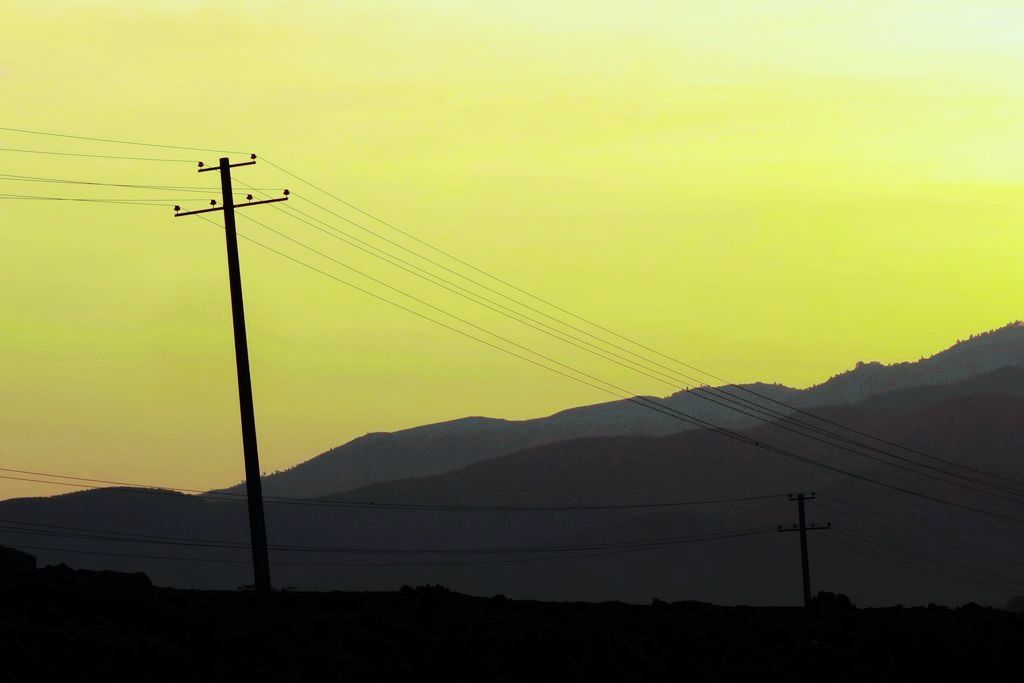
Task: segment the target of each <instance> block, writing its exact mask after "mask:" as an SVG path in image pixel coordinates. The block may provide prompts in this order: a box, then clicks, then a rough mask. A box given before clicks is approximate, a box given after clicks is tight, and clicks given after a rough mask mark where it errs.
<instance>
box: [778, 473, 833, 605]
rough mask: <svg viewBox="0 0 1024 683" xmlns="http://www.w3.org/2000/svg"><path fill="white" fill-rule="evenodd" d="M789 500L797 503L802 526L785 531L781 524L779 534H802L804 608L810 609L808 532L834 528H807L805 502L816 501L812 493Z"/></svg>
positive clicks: (829, 526) (830, 524)
mask: <svg viewBox="0 0 1024 683" xmlns="http://www.w3.org/2000/svg"><path fill="white" fill-rule="evenodd" d="M789 499H790V500H795V501H796V505H797V511H798V513H799V517H800V524H799V525H796V524H794V525H793V526H791V527H789V528H787V529H783V528H782V525H781V524H780V525H779V533H785V532H787V531H799V532H800V566H801V569H802V570H803V578H804V607H810V606H811V563H810V560H809V559H808V557H807V532H808V531H821V530H827V529H831V528H832V522H829V523H828V524H827V525H825V526H817V525H816V524H812V525H811V526H809V527H808V526H807V515H806V514H805V512H804V501H805V500H814V493H811V494H810V495H804V494H803V493H798V494H796V495H795V496H794V495H793V494H792V493H791V494H789Z"/></svg>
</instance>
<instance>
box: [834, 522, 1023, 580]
mask: <svg viewBox="0 0 1024 683" xmlns="http://www.w3.org/2000/svg"><path fill="white" fill-rule="evenodd" d="M836 531H837V532H838V533H839V534H840V535H841V536H843V537H845V538H847V540H848V541H849V540H850V539H852V540H853V541H856V542H859V543H866V544H868V545H870V546H874V547H878V548H882V549H885V550H888V551H890V552H895V553H897V554H903V555H910V556H911V557H916V558H920V559H922V560H926V561H928V562H932V563H935V564H939V565H945V566H946V567H949V568H951V569H954V570H957V571H963V572H967V573H968V574H975V575H977V576H980V577H982V578H984V579H986V580H994V581H999V582H1002V583H1006V584H1010V585H1015V586H1022V587H1024V581H1022V580H1019V579H1015V578H1013V577H1009V576H1004V575H1002V574H997V573H996V572H991V571H987V570H983V569H978V568H977V567H973V566H971V565H968V564H964V563H962V562H957V561H955V560H950V559H947V558H945V557H941V556H938V555H934V554H932V553H927V552H924V551H921V550H915V549H913V548H910V547H907V546H904V545H902V544H899V543H894V542H891V541H887V540H885V539H881V538H879V537H877V536H874V535H872V534H866V533H864V532H861V531H854V530H852V529H847V528H845V527H837V528H836Z"/></svg>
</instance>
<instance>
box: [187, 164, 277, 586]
mask: <svg viewBox="0 0 1024 683" xmlns="http://www.w3.org/2000/svg"><path fill="white" fill-rule="evenodd" d="M255 163H256V155H255V154H253V155H252V156H251V157H250V159H249V161H244V162H240V163H237V164H232V163H231V162H230V160H229V159H228V158H227V157H221V160H220V164H219V165H218V166H204V165H203V163H202V162H199V172H200V173H203V172H205V171H217V170H219V171H220V189H221V197H222V199H223V205H222V206H216V204H217V202H216V200H211V201H210V204H212V205H213V207H212V208H209V209H199V210H198V211H181V207H178V206H175V207H174V215H175V216H176V217H177V216H192V215H195V214H197V213H208V212H210V211H223V212H224V235H225V237H226V238H227V245H228V282H229V286H230V290H231V317H232V322H233V324H234V331H235V365H236V366H237V367H238V403H239V407H240V409H241V413H242V449H243V452H244V454H245V493H246V499H247V500H248V503H249V536H250V541H251V545H252V567H253V576H254V578H255V586H256V590H257V591H258V592H260V593H269V592H270V558H269V557H268V555H267V527H266V523H265V521H264V518H263V486H262V484H261V482H260V457H259V452H258V450H257V447H256V414H255V412H254V410H253V406H252V378H251V377H250V374H249V344H248V341H247V340H246V336H245V307H244V306H243V304H242V274H241V271H240V269H239V265H238V235H237V234H236V232H235V208H239V209H242V208H245V207H247V206H256V205H257V204H270V203H272V202H283V201H287V199H288V190H285V191H284V194H285V196H283V197H277V198H275V199H265V200H262V201H258V202H254V201H252V195H251V194H250V195H248V200H249V201H247V202H246V203H245V204H239V205H238V206H237V207H236V206H235V201H234V195H233V194H232V190H231V169H232V168H235V167H236V166H252V165H253V164H255Z"/></svg>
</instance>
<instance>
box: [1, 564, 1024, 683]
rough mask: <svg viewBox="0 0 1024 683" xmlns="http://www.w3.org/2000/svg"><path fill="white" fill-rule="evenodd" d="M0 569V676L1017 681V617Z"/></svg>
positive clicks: (838, 604)
mask: <svg viewBox="0 0 1024 683" xmlns="http://www.w3.org/2000/svg"><path fill="white" fill-rule="evenodd" d="M3 574H4V575H3V576H2V577H0V578H2V579H3V580H2V585H3V588H2V589H0V644H2V645H0V680H3V681H21V680H60V678H58V677H61V678H63V677H68V678H73V679H74V680H127V679H131V680H150V681H152V680H177V681H181V680H240V677H241V676H243V675H248V674H252V675H253V676H254V677H255V680H266V681H284V680H297V681H301V680H317V681H322V680H345V681H374V680H440V679H444V680H449V681H489V680H524V679H533V680H536V681H566V680H572V681H576V680H587V681H592V680H619V681H638V680H669V679H674V680H680V679H688V680H712V681H721V680H735V679H754V678H756V679H760V680H797V679H798V678H799V679H802V680H811V681H814V680H832V681H868V680H890V679H891V680H897V679H898V680H911V681H913V680H927V679H931V680H954V679H958V680H977V679H978V678H979V677H980V676H981V675H984V674H987V673H995V672H997V671H1000V670H1002V671H1011V672H1012V671H1017V670H1019V663H1020V659H1021V647H1022V645H1024V615H1018V614H1011V613H1009V612H1004V611H1001V610H995V609H989V608H981V607H976V606H966V607H960V608H958V609H946V608H937V607H932V608H898V607H896V608H888V609H869V610H858V609H855V608H852V607H849V606H847V605H844V604H843V602H842V601H841V600H838V599H836V598H834V597H830V596H828V595H825V594H823V595H822V598H821V599H820V600H819V601H818V602H817V605H816V607H815V609H813V610H811V611H804V610H802V609H796V608H763V607H716V606H712V605H706V604H700V603H671V604H670V603H660V602H655V603H654V604H650V605H627V604H622V603H603V604H590V603H586V604H583V603H543V602H530V601H516V600H507V599H504V598H501V597H497V598H476V597H469V596H466V595H460V594H456V593H451V592H448V591H447V590H445V589H443V588H440V587H423V588H416V589H411V588H403V589H402V590H399V591H397V592H394V593H290V592H284V593H275V594H273V595H270V596H268V597H266V598H260V597H259V596H257V595H254V594H251V593H246V592H198V591H196V592H194V591H179V590H169V589H158V588H153V587H151V586H150V585H149V581H148V580H147V579H146V577H145V576H143V575H140V574H139V575H126V574H113V573H103V572H84V571H73V570H70V569H68V568H66V567H51V568H46V569H42V570H35V569H31V568H25V569H23V570H21V571H13V572H12V571H5V572H3ZM1004 675H1005V674H1004ZM1011 675H1013V674H1011ZM314 677H315V678H314Z"/></svg>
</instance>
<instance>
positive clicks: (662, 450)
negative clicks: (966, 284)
mask: <svg viewBox="0 0 1024 683" xmlns="http://www.w3.org/2000/svg"><path fill="white" fill-rule="evenodd" d="M973 367H974V368H976V367H978V366H973ZM950 371H952V370H950ZM896 372H903V371H896ZM894 376H896V375H894ZM904 376H906V375H904ZM965 376H966V379H964V380H963V381H960V382H957V383H954V384H950V385H943V386H918V387H914V388H901V389H898V390H897V391H894V392H888V393H886V394H883V395H877V396H873V397H871V398H870V399H868V400H866V401H863V402H861V403H860V404H858V405H848V406H833V407H827V408H815V409H814V410H813V412H814V413H816V414H819V415H821V416H823V417H826V418H827V419H830V420H835V421H839V422H842V423H843V424H847V425H849V426H851V427H854V428H856V429H862V430H866V431H870V432H872V433H877V434H880V435H883V436H885V437H886V438H888V439H890V440H892V441H895V442H898V443H901V444H904V445H907V446H910V447H912V448H915V449H918V450H921V451H923V452H926V453H928V454H931V455H934V456H937V457H940V458H943V459H946V460H949V461H952V462H956V463H960V464H963V465H968V466H971V467H979V468H984V469H986V470H989V471H993V472H996V473H999V474H1001V475H1003V476H1008V477H1017V478H1020V476H1021V475H1020V453H1021V452H1022V451H1024V430H1022V429H1021V428H1020V425H1021V424H1024V396H1022V393H1024V392H1022V387H1024V368H1018V367H1003V368H1000V369H998V370H996V371H994V372H991V373H986V374H982V375H975V374H971V373H969V372H968V373H965ZM916 379H917V381H921V382H922V384H924V383H926V382H925V381H924V380H926V379H927V378H921V377H920V376H918V377H917V378H916ZM423 429H429V428H423ZM745 434H747V435H748V436H750V437H751V438H753V439H756V440H758V441H762V442H767V443H771V444H773V445H777V446H780V447H783V448H787V449H791V450H793V451H794V452H796V453H798V454H801V455H804V456H806V457H811V458H814V459H816V460H818V461H820V462H823V463H827V464H830V465H834V466H837V467H842V468H843V469H846V470H848V471H851V472H854V473H857V474H859V475H863V476H866V477H870V478H875V479H879V480H884V481H886V482H889V483H891V484H893V485H897V486H902V487H905V488H909V489H912V490H917V491H920V492H923V493H926V494H928V495H931V496H936V497H939V498H943V499H946V500H951V501H955V502H958V503H961V504H968V505H973V506H978V507H983V508H985V509H988V510H992V511H995V512H1001V513H1004V514H1010V515H1019V505H1018V504H1014V503H1011V502H1008V501H1003V500H998V499H992V498H989V497H987V496H984V495H982V494H980V493H977V492H974V491H970V490H966V489H964V488H961V487H957V486H953V485H950V484H946V483H940V482H936V481H932V480H929V479H927V478H924V477H922V476H920V475H918V474H911V473H908V472H904V471H901V470H898V469H893V468H890V467H886V466H883V465H880V464H878V463H875V462H871V461H870V460H867V459H864V458H858V457H856V456H853V455H851V454H849V453H845V452H843V451H841V450H840V449H837V448H834V447H829V446H826V445H824V444H818V443H814V442H809V441H807V440H806V439H803V438H801V437H799V436H797V435H795V434H792V433H790V432H786V431H783V430H781V429H779V428H778V427H777V426H774V425H761V426H758V427H756V428H753V429H750V430H747V431H746V432H745ZM901 454H902V455H909V454H908V453H904V452H902V451H901ZM910 457H911V458H912V459H916V460H921V458H920V457H918V456H913V455H910ZM796 490H804V491H816V492H818V493H819V499H818V501H819V502H818V503H815V502H812V503H809V504H808V514H809V515H810V518H811V519H810V521H814V522H818V523H824V522H826V521H831V522H834V523H836V524H837V528H838V525H845V526H847V527H848V528H853V529H861V530H864V531H868V532H872V531H874V532H876V533H882V534H886V533H887V532H885V531H884V530H883V531H881V532H878V530H877V529H874V528H873V527H870V526H867V527H865V526H863V524H861V523H860V522H858V521H857V520H850V519H847V518H845V517H842V516H840V515H838V514H835V513H833V512H831V511H830V510H828V509H826V508H824V507H823V506H824V505H831V506H833V507H834V506H835V500H836V499H839V500H845V501H852V502H854V503H858V504H860V505H864V506H867V507H869V508H870V509H871V510H873V511H874V512H877V513H881V514H883V515H886V516H888V517H890V518H893V519H898V520H902V521H906V522H911V523H917V524H920V525H924V526H927V527H928V528H933V529H936V528H937V529H939V530H941V531H942V532H943V533H945V534H947V535H951V536H953V537H954V538H956V537H960V538H967V539H970V540H971V541H972V542H974V543H982V544H985V545H987V546H991V547H995V548H1002V549H1004V550H1005V551H1006V552H1011V553H1012V552H1017V546H1018V545H1019V537H1020V526H1019V525H1016V524H1014V523H1011V522H1008V521H1001V520H998V519H991V518H988V517H982V516H978V515H976V514H974V513H971V512H967V511H963V510H957V509H953V508H949V507H944V506H941V505H938V504H935V503H931V502H927V501H923V500H919V499H915V498H910V497H907V496H904V495H901V494H898V493H896V492H893V491H891V490H888V489H884V488H879V487H876V486H873V485H871V484H869V483H866V482H864V481H858V480H856V479H852V478H848V477H845V476H842V475H839V474H836V473H835V472H830V471H828V470H824V469H819V468H815V467H811V466H808V465H806V464H803V463H798V462H794V461H792V460H788V459H784V458H782V457H780V456H777V455H773V454H771V453H767V452H765V451H762V450H758V449H754V448H751V447H750V446H748V445H746V444H743V443H740V442H737V441H734V440H731V439H727V438H724V437H722V436H721V435H718V434H714V433H712V432H708V431H688V432H681V433H675V434H670V435H663V436H646V435H636V434H633V435H619V436H610V437H585V438H579V439H568V440H562V441H558V442H553V443H548V444H544V445H539V446H532V447H529V448H526V449H523V450H520V451H518V452H516V453H512V454H508V455H504V456H501V457H495V458H489V459H486V460H481V461H479V462H476V463H473V464H471V465H469V466H466V467H463V468H460V469H458V470H454V471H450V472H447V473H443V474H439V475H435V476H431V477H419V478H411V479H404V480H398V481H391V482H380V483H376V484H373V485H370V486H367V487H362V488H358V489H353V490H348V491H345V492H342V493H338V492H334V496H333V497H337V498H344V499H345V500H348V501H365V502H374V503H382V502H402V503H417V504H442V505H469V506H474V505H486V506H500V505H519V506H522V505H536V506H544V505H549V506H550V505H555V506H565V505H593V504H609V503H612V504H633V503H652V502H664V501H683V500H692V499H708V498H719V497H735V496H744V495H756V494H762V493H766V492H786V491H796ZM830 499H831V500H830ZM795 514H796V512H795V509H794V508H793V505H792V503H789V502H788V501H786V500H785V498H782V499H772V500H764V501H753V502H745V503H734V504H729V505H712V506H693V507H676V508H664V509H643V510H629V511H621V510H620V511H575V512H530V513H500V512H451V511H422V510H411V511H410V510H383V509H361V508H349V507H342V508H337V507H320V506H308V505H288V504H281V503H268V512H267V522H268V533H269V536H270V543H271V545H272V546H273V545H278V546H280V545H289V546H307V547H308V546H318V547H334V548H347V549H349V552H346V553H341V554H337V553H322V552H321V553H310V552H296V551H284V550H277V551H273V552H272V563H274V572H275V582H276V583H277V585H279V586H288V585H292V586H297V587H304V588H342V589H348V590H387V589H394V588H396V587H397V586H400V585H402V584H423V583H430V584H433V583H439V584H444V585H447V586H450V587H452V588H453V589H456V590H461V591H465V592H470V593H475V594H483V595H490V594H494V593H504V594H507V595H509V596H510V597H530V598H541V599H559V600H574V599H583V600H602V599H620V600H631V601H649V600H650V598H651V597H652V596H657V597H660V598H663V599H669V600H676V599H698V600H706V601H712V602H723V603H737V602H739V603H748V604H779V603H782V604H785V603H787V602H788V603H794V602H796V601H798V599H799V560H798V553H797V548H796V545H795V544H796V540H795V538H793V536H794V535H793V534H775V533H769V534H766V535H762V536H753V537H748V538H743V539H735V540H729V541H719V542H715V543H705V544H700V545H693V546H681V547H677V548H668V549H660V550H647V551H644V552H633V553H629V554H621V555H609V556H607V557H600V558H594V557H580V558H576V559H562V560H556V561H526V562H516V563H501V562H491V560H494V559H499V560H506V559H523V558H535V557H537V555H536V554H528V555H523V554H518V555H515V554H514V555H484V556H483V557H482V558H481V556H480V555H475V556H470V557H466V556H462V555H454V557H453V556H452V555H426V556H423V555H413V556H407V555H401V554H399V555H395V554H388V553H379V552H378V553H372V554H371V553H364V552H356V551H363V550H366V549H451V548H463V549H464V548H497V547H537V546H566V545H585V544H595V543H615V542H622V541H635V540H647V539H664V538H669V537H679V536H692V535H695V534H702V533H711V532H716V531H722V530H733V529H740V528H751V527H765V526H767V527H774V525H776V524H790V523H792V522H794V521H795ZM0 519H4V520H8V521H9V520H18V521H24V522H32V523H35V524H49V525H64V526H76V527H84V528H100V529H110V530H116V531H120V532H126V533H132V534H150V535H155V536H179V537H190V538H199V539H203V540H204V541H207V542H214V543H216V542H220V541H231V542H240V541H244V540H245V539H246V528H247V527H246V521H245V506H244V504H241V503H233V502H221V501H216V500H212V499H209V498H204V497H201V496H185V495H178V494H175V495H154V494H153V493H152V492H146V491H135V490H127V491H125V490H110V489H107V490H99V491H88V492H81V493H75V494H69V495H64V496H57V497H53V498H37V499H22V500H14V501H5V502H3V503H0ZM830 533H833V532H821V534H818V535H815V538H812V541H811V543H812V551H811V552H812V571H813V576H812V581H813V584H814V588H815V590H818V589H822V590H830V591H836V592H841V593H843V594H846V595H849V596H851V597H852V598H853V599H854V601H855V602H856V603H857V604H868V605H870V604H892V603H896V602H902V603H908V604H914V603H920V604H923V603H928V602H938V603H941V602H947V603H964V602H967V601H975V602H980V603H987V604H997V605H1002V604H1004V603H1005V601H1006V599H1007V598H1008V597H1009V596H1007V595H1004V594H1000V593H993V592H991V591H988V590H985V589H983V588H979V587H977V586H965V585H959V584H956V583H949V582H945V581H943V580H941V579H939V578H934V577H929V576H921V575H919V574H916V573H913V572H909V571H906V570H901V569H900V568H899V567H891V566H887V565H884V564H882V565H880V564H879V563H878V562H877V561H876V560H872V559H866V558H863V557H859V556H851V555H847V554H844V553H843V551H841V550H839V549H837V548H834V547H832V546H829V545H827V542H819V539H822V540H824V539H823V538H822V537H823V536H825V535H827V534H830ZM898 540H899V542H900V543H902V544H903V545H904V546H905V547H907V548H910V549H911V550H913V549H915V548H916V549H917V550H919V551H922V552H928V553H931V554H934V555H935V556H936V557H939V558H940V560H942V561H951V562H965V561H966V562H969V563H970V564H971V565H972V566H974V567H979V568H981V569H982V570H984V571H990V572H993V573H997V574H1001V575H1008V576H1010V577H1013V576H1015V575H1016V574H1014V571H1015V569H1013V568H1012V567H1010V568H1007V566H1006V565H1005V563H1001V561H1000V560H999V558H998V557H995V558H985V557H974V556H970V557H967V558H965V557H964V556H963V554H962V553H961V552H959V551H957V550H955V549H951V548H949V547H944V546H941V545H940V546H934V547H933V546H931V545H924V546H922V545H921V544H920V542H918V541H916V540H914V539H913V538H910V539H903V538H900V539H898ZM16 541H17V542H22V543H30V542H31V543H32V544H34V545H38V546H48V547H51V548H53V547H59V548H62V549H63V551H60V552H58V551H40V550H33V551H32V552H33V554H35V555H37V556H38V557H39V558H40V560H42V561H44V562H57V561H65V562H69V563H74V565H75V566H80V567H93V568H111V569H121V570H143V571H146V573H147V574H148V575H149V576H150V577H152V579H153V580H154V582H155V583H157V584H158V585H162V584H170V585H177V586H190V587H234V586H238V585H241V584H244V583H249V582H250V581H251V575H250V573H249V569H248V567H247V566H246V564H245V562H246V560H247V559H248V558H247V554H246V551H245V550H244V549H232V548H217V547H205V548H191V547H177V546H175V545H173V543H172V544H166V543H165V544H164V545H159V541H154V545H150V546H145V545H137V544H127V543H122V542H116V541H97V540H96V539H87V538H60V539H52V538H34V537H31V536H24V535H20V536H13V535H11V534H6V533H3V532H0V543H3V544H8V545H15V546H16V545H18V543H17V542H16ZM98 549H99V550H101V551H102V552H109V553H115V554H118V553H120V554H126V553H134V554H141V555H160V556H175V557H184V558H199V559H202V560H204V562H189V561H173V562H171V561H162V560H153V559H144V558H126V557H107V556H92V555H76V554H72V553H69V552H67V551H68V550H86V551H89V552H95V551H97V550H98ZM452 559H454V560H455V563H453V564H433V565H427V566H425V565H424V564H423V563H437V562H439V561H440V562H443V561H445V560H452ZM481 559H483V560H487V561H488V562H487V563H484V564H465V565H464V564H459V562H462V561H465V560H475V561H479V560H481ZM209 560H227V561H229V562H236V563H238V564H223V565H222V564H216V563H210V562H209ZM401 562H412V563H413V564H411V565H408V566H405V567H396V566H389V565H392V564H394V563H401ZM289 563H292V564H289ZM311 565H320V566H311ZM358 565H365V566H358Z"/></svg>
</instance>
